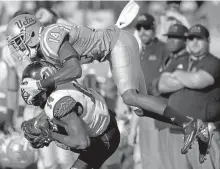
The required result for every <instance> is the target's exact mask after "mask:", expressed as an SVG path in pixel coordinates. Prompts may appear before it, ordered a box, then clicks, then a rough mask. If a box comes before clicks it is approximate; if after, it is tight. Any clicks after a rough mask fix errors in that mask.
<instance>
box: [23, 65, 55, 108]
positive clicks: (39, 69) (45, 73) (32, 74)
mask: <svg viewBox="0 0 220 169" xmlns="http://www.w3.org/2000/svg"><path fill="white" fill-rule="evenodd" d="M56 72H57V70H56V68H55V67H54V65H53V64H52V63H49V62H46V61H37V62H33V63H31V64H29V65H28V66H27V67H26V68H25V69H24V71H23V74H22V80H23V79H25V78H32V79H35V80H41V79H46V78H49V77H52V76H53V75H54V74H55V73H56ZM54 89H55V88H54V87H51V88H48V89H47V90H43V91H41V92H40V93H38V94H37V95H36V96H35V97H34V98H33V99H32V101H31V102H28V98H29V96H30V94H29V93H28V92H26V91H25V89H21V95H22V98H23V99H24V101H25V102H26V103H27V104H29V105H34V106H41V105H42V104H43V103H44V102H45V101H46V100H47V97H48V95H49V94H50V93H51V92H52V91H53V90H54Z"/></svg>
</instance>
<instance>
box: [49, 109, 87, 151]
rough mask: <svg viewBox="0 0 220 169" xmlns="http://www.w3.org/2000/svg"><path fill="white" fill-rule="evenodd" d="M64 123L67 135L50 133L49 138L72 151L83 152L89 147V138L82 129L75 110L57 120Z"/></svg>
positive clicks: (81, 123)
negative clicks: (78, 150) (79, 150)
mask: <svg viewBox="0 0 220 169" xmlns="http://www.w3.org/2000/svg"><path fill="white" fill-rule="evenodd" d="M59 120H60V121H61V122H62V123H64V126H65V129H66V131H67V133H68V135H62V134H59V133H56V132H51V138H52V139H53V140H56V141H58V142H60V143H62V144H65V145H66V146H68V147H71V148H72V149H81V150H84V149H86V148H87V147H89V146H90V138H89V136H88V134H87V131H86V130H85V128H84V125H83V122H82V120H81V119H80V118H79V117H78V115H77V113H76V111H75V110H73V111H71V112H70V113H68V114H67V115H65V116H63V117H61V118H60V119H59Z"/></svg>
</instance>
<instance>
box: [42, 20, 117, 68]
mask: <svg viewBox="0 0 220 169" xmlns="http://www.w3.org/2000/svg"><path fill="white" fill-rule="evenodd" d="M119 32H120V29H119V28H118V27H117V26H115V25H113V26H109V27H108V28H106V29H97V30H96V29H92V28H89V27H86V26H76V25H73V26H71V27H70V26H66V25H63V24H53V25H49V26H47V27H45V28H44V29H43V30H42V32H41V33H40V48H41V50H42V52H43V54H44V56H45V58H46V60H48V61H50V62H52V63H54V64H58V65H59V64H60V62H62V61H61V60H60V58H59V56H58V52H59V49H60V47H61V44H62V43H63V41H64V40H68V41H69V43H70V44H71V45H72V47H73V48H74V49H75V50H76V51H77V52H78V54H79V59H80V60H81V63H90V62H92V61H93V60H94V59H95V58H102V59H101V60H100V61H103V60H104V59H105V58H106V56H107V55H108V54H109V52H111V50H112V49H113V47H114V45H115V43H116V42H117V40H118V36H119Z"/></svg>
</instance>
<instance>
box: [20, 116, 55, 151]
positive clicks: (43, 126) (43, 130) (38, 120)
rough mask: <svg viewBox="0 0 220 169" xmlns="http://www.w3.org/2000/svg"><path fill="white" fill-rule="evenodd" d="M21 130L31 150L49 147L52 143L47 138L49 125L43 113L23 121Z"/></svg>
mask: <svg viewBox="0 0 220 169" xmlns="http://www.w3.org/2000/svg"><path fill="white" fill-rule="evenodd" d="M21 129H22V130H23V132H24V137H25V138H26V139H27V140H28V141H29V142H30V144H31V146H32V147H33V148H43V147H44V146H49V144H50V143H51V141H52V140H51V139H50V137H49V131H50V123H49V121H48V117H47V116H46V114H45V113H40V114H39V115H38V116H36V117H35V118H32V119H30V120H28V121H24V122H23V123H22V124H21Z"/></svg>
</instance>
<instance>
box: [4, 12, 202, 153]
mask: <svg viewBox="0 0 220 169" xmlns="http://www.w3.org/2000/svg"><path fill="white" fill-rule="evenodd" d="M7 35H8V38H7V40H8V45H9V48H10V50H11V53H12V55H14V56H15V57H16V58H20V59H25V58H26V57H30V58H34V57H36V56H37V55H36V54H37V53H43V55H44V56H43V57H44V59H45V60H47V61H49V62H51V63H53V64H54V65H55V66H56V67H57V68H59V71H58V72H57V73H56V75H55V76H54V77H51V78H48V79H42V80H40V81H37V80H29V81H28V83H24V84H23V85H22V88H24V89H25V90H27V91H28V92H29V93H30V94H31V96H32V97H34V96H35V95H36V94H37V93H39V92H40V91H41V90H43V89H46V88H48V87H51V86H58V85H60V84H64V83H68V82H71V81H73V80H75V79H77V78H79V77H80V76H81V73H82V69H81V66H80V65H81V64H85V63H90V62H92V61H93V60H97V61H100V62H102V61H105V60H108V61H109V64H110V67H111V71H112V75H113V78H114V81H115V83H116V85H117V88H118V91H119V92H120V94H121V96H122V98H123V101H124V102H125V103H126V104H128V105H130V106H136V107H140V108H142V110H143V111H140V109H139V111H136V114H137V115H139V116H149V113H148V112H149V111H152V112H154V113H157V114H160V115H164V116H166V117H168V118H169V119H170V122H171V123H175V124H177V125H179V126H181V127H182V128H183V133H184V141H183V142H184V143H183V147H182V149H181V152H182V153H183V154H185V153H186V152H187V151H188V149H189V148H190V147H191V145H192V142H193V141H194V140H195V139H196V137H197V136H198V134H199V132H200V128H202V126H203V122H202V121H201V120H198V119H191V118H189V117H187V116H184V115H183V114H181V113H179V112H178V111H176V110H173V109H172V108H171V107H170V106H168V105H166V104H164V103H163V102H161V101H160V100H159V99H158V98H156V97H153V96H150V95H147V91H146V85H145V80H144V76H143V72H142V70H141V66H140V59H139V47H138V44H137V41H136V39H135V38H134V37H133V35H132V34H131V33H129V32H127V31H124V30H120V29H119V28H118V27H117V26H116V25H112V26H109V27H108V28H106V29H99V30H95V29H92V28H88V27H86V26H78V25H73V26H71V27H68V26H65V25H62V24H53V25H49V26H47V27H42V26H41V24H40V22H39V21H38V20H37V18H35V17H34V16H33V15H19V16H17V17H15V18H13V19H12V20H11V21H10V22H9V24H8V26H7ZM30 99H31V97H30ZM145 110H147V111H145Z"/></svg>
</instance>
